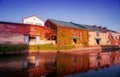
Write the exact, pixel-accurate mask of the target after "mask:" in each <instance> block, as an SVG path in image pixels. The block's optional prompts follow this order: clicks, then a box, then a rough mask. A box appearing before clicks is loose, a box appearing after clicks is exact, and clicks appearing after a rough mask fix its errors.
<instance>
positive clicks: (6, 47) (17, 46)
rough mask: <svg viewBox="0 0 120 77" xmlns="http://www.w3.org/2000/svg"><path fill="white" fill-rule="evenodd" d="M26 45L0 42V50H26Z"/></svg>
mask: <svg viewBox="0 0 120 77" xmlns="http://www.w3.org/2000/svg"><path fill="white" fill-rule="evenodd" d="M27 47H28V46H27V45H24V44H15V45H11V44H0V52H8V51H22V50H27V49H28V48H27Z"/></svg>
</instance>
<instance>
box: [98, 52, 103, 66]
mask: <svg viewBox="0 0 120 77" xmlns="http://www.w3.org/2000/svg"><path fill="white" fill-rule="evenodd" d="M101 59H102V58H101V55H100V53H97V60H98V68H100V61H101Z"/></svg>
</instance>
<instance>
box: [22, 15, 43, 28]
mask: <svg viewBox="0 0 120 77" xmlns="http://www.w3.org/2000/svg"><path fill="white" fill-rule="evenodd" d="M22 22H23V23H24V24H34V25H40V26H44V21H43V20H42V19H40V18H39V17H37V16H29V17H25V18H23V20H22Z"/></svg>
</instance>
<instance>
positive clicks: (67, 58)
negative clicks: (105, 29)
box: [0, 50, 120, 77]
mask: <svg viewBox="0 0 120 77" xmlns="http://www.w3.org/2000/svg"><path fill="white" fill-rule="evenodd" d="M85 52H87V51H85ZM0 77H120V50H117V51H106V52H87V53H79V52H78V53H63V52H58V53H50V52H49V53H45V52H43V53H42V52H40V53H35V54H30V55H28V54H25V55H22V54H21V55H19V54H18V55H0Z"/></svg>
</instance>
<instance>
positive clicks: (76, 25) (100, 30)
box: [49, 19, 116, 32]
mask: <svg viewBox="0 0 120 77" xmlns="http://www.w3.org/2000/svg"><path fill="white" fill-rule="evenodd" d="M49 21H51V22H53V23H55V24H57V25H59V26H67V27H74V28H83V29H86V30H91V31H99V32H116V31H112V30H110V29H107V28H106V27H102V26H99V27H98V26H96V25H94V26H90V25H84V24H77V23H73V22H65V21H59V20H54V19H49Z"/></svg>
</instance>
